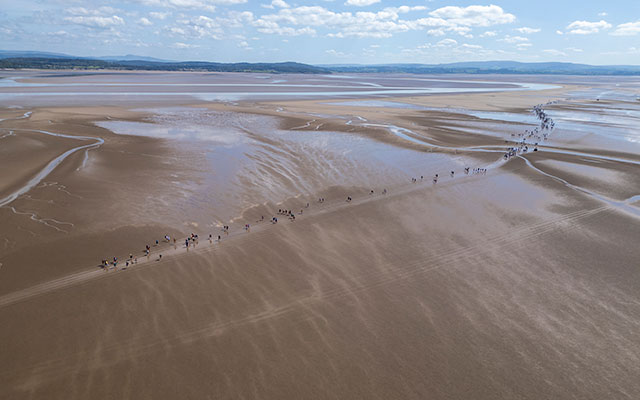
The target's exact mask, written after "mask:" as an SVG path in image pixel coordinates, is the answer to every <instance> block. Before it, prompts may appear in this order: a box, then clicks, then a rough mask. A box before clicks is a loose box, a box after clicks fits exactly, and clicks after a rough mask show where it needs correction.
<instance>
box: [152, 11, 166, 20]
mask: <svg viewBox="0 0 640 400" xmlns="http://www.w3.org/2000/svg"><path fill="white" fill-rule="evenodd" d="M169 15H171V13H170V12H157V11H152V12H150V13H149V16H150V17H151V18H155V19H165V18H167V17H168V16H169Z"/></svg>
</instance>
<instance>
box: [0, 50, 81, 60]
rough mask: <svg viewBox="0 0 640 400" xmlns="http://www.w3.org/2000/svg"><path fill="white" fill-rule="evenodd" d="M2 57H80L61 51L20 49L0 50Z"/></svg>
mask: <svg viewBox="0 0 640 400" xmlns="http://www.w3.org/2000/svg"><path fill="white" fill-rule="evenodd" d="M2 58H81V57H75V56H70V55H68V54H62V53H48V52H45V51H21V50H0V59H2Z"/></svg>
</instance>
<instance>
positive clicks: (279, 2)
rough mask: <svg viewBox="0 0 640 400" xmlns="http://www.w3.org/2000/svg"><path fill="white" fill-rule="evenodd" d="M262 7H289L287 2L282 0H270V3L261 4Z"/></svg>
mask: <svg viewBox="0 0 640 400" xmlns="http://www.w3.org/2000/svg"><path fill="white" fill-rule="evenodd" d="M262 7H264V8H270V9H274V8H289V4H287V3H286V2H285V1H284V0H272V1H271V3H270V4H262Z"/></svg>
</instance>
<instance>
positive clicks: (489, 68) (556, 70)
mask: <svg viewBox="0 0 640 400" xmlns="http://www.w3.org/2000/svg"><path fill="white" fill-rule="evenodd" d="M320 66H321V67H324V68H327V69H330V70H332V71H334V72H341V73H345V72H347V73H410V74H547V75H640V66H634V65H606V66H604V65H602V66H601V65H587V64H573V63H559V62H543V63H521V62H516V61H478V62H459V63H451V64H380V65H320Z"/></svg>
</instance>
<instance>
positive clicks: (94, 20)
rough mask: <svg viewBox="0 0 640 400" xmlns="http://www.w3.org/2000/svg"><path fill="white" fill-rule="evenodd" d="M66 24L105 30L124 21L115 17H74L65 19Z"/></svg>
mask: <svg viewBox="0 0 640 400" xmlns="http://www.w3.org/2000/svg"><path fill="white" fill-rule="evenodd" d="M64 20H65V21H67V22H71V23H73V24H78V25H84V26H90V27H97V28H107V27H110V26H115V25H123V24H124V20H123V19H122V18H120V17H118V16H117V15H113V16H111V17H98V16H74V17H65V19H64Z"/></svg>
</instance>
